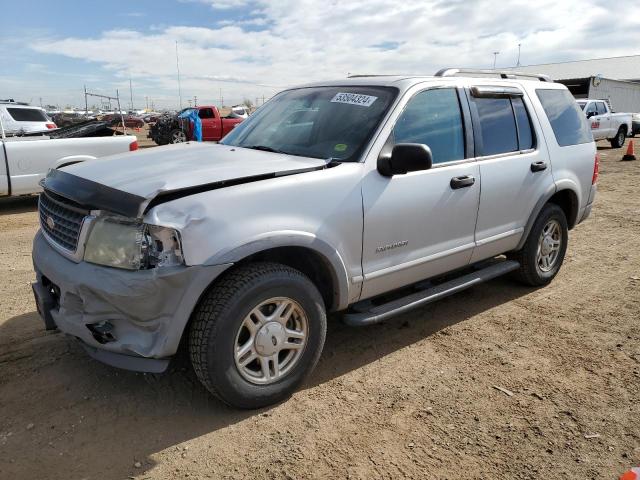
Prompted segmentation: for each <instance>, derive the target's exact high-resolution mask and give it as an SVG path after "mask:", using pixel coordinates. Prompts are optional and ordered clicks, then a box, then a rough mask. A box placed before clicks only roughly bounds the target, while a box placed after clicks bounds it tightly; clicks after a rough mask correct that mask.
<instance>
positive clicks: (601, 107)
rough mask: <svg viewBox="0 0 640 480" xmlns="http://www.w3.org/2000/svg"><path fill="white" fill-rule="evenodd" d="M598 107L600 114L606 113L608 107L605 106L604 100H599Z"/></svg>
mask: <svg viewBox="0 0 640 480" xmlns="http://www.w3.org/2000/svg"><path fill="white" fill-rule="evenodd" d="M596 109H597V111H598V115H604V114H605V113H607V107H605V106H604V102H597V103H596Z"/></svg>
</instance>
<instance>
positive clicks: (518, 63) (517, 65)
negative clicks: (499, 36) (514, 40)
mask: <svg viewBox="0 0 640 480" xmlns="http://www.w3.org/2000/svg"><path fill="white" fill-rule="evenodd" d="M519 66H520V44H518V62H517V63H516V67H519Z"/></svg>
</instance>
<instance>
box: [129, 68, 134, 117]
mask: <svg viewBox="0 0 640 480" xmlns="http://www.w3.org/2000/svg"><path fill="white" fill-rule="evenodd" d="M129 99H130V100H131V110H133V87H132V86H131V74H129Z"/></svg>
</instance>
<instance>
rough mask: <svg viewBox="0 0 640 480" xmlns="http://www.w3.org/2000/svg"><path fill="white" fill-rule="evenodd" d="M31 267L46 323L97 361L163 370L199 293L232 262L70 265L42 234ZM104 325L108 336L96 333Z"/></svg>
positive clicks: (176, 345)
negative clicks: (77, 342) (78, 343)
mask: <svg viewBox="0 0 640 480" xmlns="http://www.w3.org/2000/svg"><path fill="white" fill-rule="evenodd" d="M33 264H34V269H35V272H36V283H35V284H34V285H33V290H34V294H35V296H36V302H37V304H38V311H39V313H40V315H41V316H42V318H43V320H44V321H45V325H46V326H47V328H56V327H57V328H58V329H59V330H60V331H62V332H64V333H66V334H68V335H72V336H74V337H76V338H78V339H79V340H81V341H82V343H83V344H84V345H85V348H87V349H88V351H89V353H90V354H91V355H92V356H94V357H95V358H97V359H98V360H101V361H103V362H105V363H108V364H110V365H114V366H117V367H121V368H129V369H133V370H141V371H162V370H164V368H166V365H167V364H168V359H169V357H171V356H172V355H174V354H175V353H176V351H177V349H178V345H179V343H180V338H181V336H182V332H183V331H184V328H185V326H186V324H187V322H188V320H189V317H190V315H191V312H192V311H193V309H194V308H195V306H196V304H197V303H198V300H199V298H200V296H201V295H202V293H203V292H204V291H205V290H206V288H207V287H208V286H209V284H210V283H211V282H212V281H213V280H215V278H217V277H218V276H219V275H220V274H221V273H222V272H223V271H224V270H226V269H227V268H228V267H229V266H230V265H215V266H192V267H172V268H166V269H151V270H141V271H135V272H132V271H126V270H119V269H116V268H109V267H102V266H99V265H93V264H91V263H86V262H80V263H74V262H72V261H71V260H68V259H66V258H65V257H63V256H62V255H60V254H59V253H58V252H57V251H56V250H54V249H53V248H52V247H51V246H50V245H49V244H48V242H47V241H46V240H45V239H44V237H43V236H42V234H41V233H40V232H38V233H37V234H36V237H35V239H34V242H33ZM105 325H106V326H107V329H108V333H107V334H106V335H101V334H98V332H97V331H98V330H101V329H104V328H105ZM131 357H132V358H131ZM139 357H144V358H143V359H142V360H146V359H155V360H161V361H160V362H153V361H152V362H144V361H138V360H140V359H139ZM127 365H129V366H127ZM144 365H147V367H145V366H144ZM162 366H164V368H162V370H159V369H160V368H161V367H162Z"/></svg>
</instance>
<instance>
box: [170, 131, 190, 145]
mask: <svg viewBox="0 0 640 480" xmlns="http://www.w3.org/2000/svg"><path fill="white" fill-rule="evenodd" d="M169 137H170V138H171V140H170V141H171V143H184V142H186V141H187V134H186V133H184V132H183V131H182V130H180V129H179V128H176V129H175V130H172V131H171V134H170V135H169Z"/></svg>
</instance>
